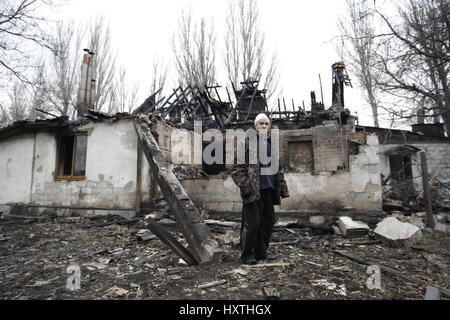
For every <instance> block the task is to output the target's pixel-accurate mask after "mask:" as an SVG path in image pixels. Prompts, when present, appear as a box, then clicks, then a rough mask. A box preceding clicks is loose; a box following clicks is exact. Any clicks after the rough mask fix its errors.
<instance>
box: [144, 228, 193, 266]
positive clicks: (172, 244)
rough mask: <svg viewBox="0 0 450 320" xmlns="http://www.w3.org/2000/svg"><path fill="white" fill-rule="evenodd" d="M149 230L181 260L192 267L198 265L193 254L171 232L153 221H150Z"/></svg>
mask: <svg viewBox="0 0 450 320" xmlns="http://www.w3.org/2000/svg"><path fill="white" fill-rule="evenodd" d="M148 228H149V229H150V230H151V231H152V232H153V234H154V235H155V236H157V237H158V238H159V239H160V240H161V241H162V242H164V244H166V245H167V246H168V247H169V248H171V249H172V250H173V251H174V252H175V253H176V254H177V255H178V256H179V257H180V258H181V259H183V260H184V261H185V262H186V263H187V264H189V265H190V266H195V265H197V264H198V263H197V261H196V260H195V258H194V257H193V256H192V254H191V253H190V252H189V251H188V250H187V249H186V248H185V247H184V246H183V245H182V244H181V243H180V242H178V241H177V239H175V238H174V237H173V236H172V235H171V234H170V233H169V232H167V231H166V230H164V229H163V228H162V227H160V226H158V224H157V223H156V222H154V221H153V220H150V221H149V225H148Z"/></svg>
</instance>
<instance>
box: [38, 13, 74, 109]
mask: <svg viewBox="0 0 450 320" xmlns="http://www.w3.org/2000/svg"><path fill="white" fill-rule="evenodd" d="M55 33H56V35H55V37H54V43H53V51H54V54H53V55H52V56H51V57H50V59H49V60H50V63H49V65H48V68H47V70H46V75H45V76H44V77H43V78H44V79H47V83H45V82H41V83H40V86H39V87H40V93H41V94H44V92H45V91H47V93H48V94H47V98H48V102H49V104H50V105H51V109H52V111H54V112H55V113H56V114H58V115H64V116H71V115H72V114H73V112H74V108H75V105H76V97H77V89H78V85H79V82H80V63H81V50H80V48H81V43H82V39H83V29H82V28H81V27H78V28H77V27H76V25H75V23H74V22H73V21H70V22H62V21H59V22H58V23H57V24H56V32H55ZM36 94H37V95H38V92H37V93H36Z"/></svg>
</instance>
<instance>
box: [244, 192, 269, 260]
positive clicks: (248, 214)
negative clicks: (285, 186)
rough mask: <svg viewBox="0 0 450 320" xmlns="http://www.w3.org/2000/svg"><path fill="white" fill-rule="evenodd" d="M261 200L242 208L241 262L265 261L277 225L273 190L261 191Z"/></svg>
mask: <svg viewBox="0 0 450 320" xmlns="http://www.w3.org/2000/svg"><path fill="white" fill-rule="evenodd" d="M260 192H261V199H260V200H258V201H254V202H251V203H248V204H244V205H243V207H242V220H241V251H242V254H241V260H242V261H244V260H247V259H252V258H254V259H256V260H264V259H265V258H266V256H267V249H268V248H269V243H270V238H271V237H272V233H273V226H274V225H275V210H274V208H273V196H274V190H273V189H265V190H260Z"/></svg>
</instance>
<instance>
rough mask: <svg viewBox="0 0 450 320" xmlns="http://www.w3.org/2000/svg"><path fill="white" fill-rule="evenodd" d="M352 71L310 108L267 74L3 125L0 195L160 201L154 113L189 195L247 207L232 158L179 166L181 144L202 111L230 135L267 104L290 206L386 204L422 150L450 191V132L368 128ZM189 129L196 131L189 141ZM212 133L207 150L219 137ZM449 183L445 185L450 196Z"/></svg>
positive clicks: (34, 207) (404, 189)
mask: <svg viewBox="0 0 450 320" xmlns="http://www.w3.org/2000/svg"><path fill="white" fill-rule="evenodd" d="M342 68H344V67H343V65H342V64H334V65H333V75H334V78H335V81H334V82H333V97H334V98H333V105H332V107H331V108H328V109H326V108H325V106H324V105H323V103H321V102H317V101H316V99H315V94H314V93H312V95H311V110H309V111H307V110H305V109H304V108H302V107H294V106H293V108H292V109H290V110H288V109H287V108H286V104H285V102H284V101H283V105H282V104H281V103H280V101H278V110H277V109H276V108H275V110H272V111H269V110H268V106H267V102H266V99H265V91H264V90H260V89H258V88H257V82H254V81H246V82H243V83H242V88H239V89H236V88H233V91H234V92H233V93H234V95H235V100H236V103H232V102H231V101H232V99H231V96H230V93H229V91H228V89H226V94H227V98H226V99H222V98H221V95H220V93H219V90H218V89H219V87H217V86H216V87H210V88H205V89H200V88H198V87H186V88H181V87H179V88H177V89H175V90H173V93H172V94H171V95H170V96H169V97H167V98H163V99H161V100H160V101H156V100H155V96H156V94H154V95H152V96H150V97H149V98H148V99H147V100H146V101H145V102H144V104H142V105H141V106H140V107H139V108H137V109H136V110H135V112H134V113H133V114H116V115H108V114H103V113H101V112H95V111H92V110H90V111H88V112H86V110H85V111H84V114H83V116H81V117H79V118H78V119H77V120H69V119H68V118H67V117H58V118H54V119H50V120H36V121H19V122H16V123H14V124H12V125H11V126H9V127H6V128H3V129H1V130H0V148H1V153H0V204H1V205H2V206H3V208H7V207H6V206H8V210H13V211H14V210H16V211H17V210H18V212H21V213H22V214H31V213H39V212H44V211H47V212H48V211H52V212H57V213H60V214H64V213H65V212H71V211H73V210H76V211H78V212H81V213H84V214H88V215H95V214H102V213H110V212H111V211H113V212H114V213H117V214H120V215H125V216H133V215H134V214H135V213H136V212H139V211H141V209H142V208H146V207H151V206H152V204H153V202H154V200H155V198H158V197H159V195H158V190H159V189H160V188H159V187H160V186H159V182H158V179H155V177H154V173H152V168H151V165H149V163H148V161H145V160H143V153H144V151H145V150H144V151H143V150H142V148H141V147H140V143H139V141H140V140H142V137H139V134H138V132H137V130H136V128H137V127H136V123H137V122H138V119H141V118H142V117H144V118H145V119H146V121H147V126H148V127H149V128H150V131H151V134H152V136H153V137H154V139H155V141H156V143H157V148H158V149H159V151H160V153H161V156H162V157H163V159H164V161H167V162H168V163H171V166H172V167H171V168H170V169H173V172H174V174H175V176H176V177H177V179H178V181H179V182H180V183H181V186H182V188H183V189H184V190H185V192H186V194H187V195H188V196H189V198H190V199H191V200H192V201H193V202H194V203H195V204H198V205H199V206H201V207H203V208H205V209H206V210H219V211H233V212H238V211H240V209H241V199H240V195H239V190H238V188H237V187H236V186H235V184H234V183H233V181H232V179H231V177H230V176H229V169H230V165H229V164H226V163H222V164H217V163H213V164H208V163H205V162H204V161H203V162H201V163H195V164H192V162H189V161H186V162H185V163H183V162H181V163H177V164H175V165H173V164H172V155H173V153H174V150H176V149H179V150H188V151H187V152H188V153H192V152H193V151H192V150H195V147H196V146H195V143H194V142H195V140H196V137H195V132H194V121H196V120H197V121H200V122H201V123H202V130H203V131H202V132H204V131H206V130H208V129H215V130H217V132H219V134H221V137H219V139H222V140H223V141H224V142H226V131H227V130H229V129H237V128H243V129H247V128H250V127H252V124H253V119H254V117H255V116H256V114H258V113H260V112H267V114H268V115H269V116H270V117H271V120H272V123H273V125H274V127H276V128H278V129H279V130H280V150H279V152H280V166H281V168H282V170H284V172H285V176H286V180H287V184H288V187H289V189H290V197H289V198H287V199H285V200H284V201H283V203H282V205H281V206H280V207H279V208H278V209H277V210H279V211H283V212H287V211H291V212H301V211H324V210H343V209H354V210H365V211H381V210H382V196H383V192H384V193H385V194H386V190H387V188H391V189H392V190H391V189H389V190H390V191H392V192H396V193H397V194H398V198H399V199H403V198H405V194H406V195H411V194H412V193H414V192H420V190H421V182H420V180H418V179H417V177H418V176H419V175H418V174H417V170H418V169H417V165H416V164H417V163H418V160H417V154H418V151H419V150H424V151H426V152H427V153H428V155H429V168H430V172H431V173H432V174H433V177H434V178H436V179H438V180H439V181H440V183H441V184H442V185H443V186H445V188H448V181H449V170H450V169H449V164H448V156H449V153H450V148H449V143H448V138H445V137H442V136H441V137H436V136H431V135H425V134H421V133H418V132H403V131H402V132H400V131H398V132H397V131H395V130H386V129H379V128H370V127H362V126H356V125H355V118H354V117H353V116H351V115H350V112H349V111H348V110H347V109H345V106H344V104H343V93H342V92H343V86H344V84H348V76H347V75H346V74H345V72H343V70H342ZM86 90H87V89H86ZM222 96H223V93H222ZM283 109H284V110H283ZM417 130H419V129H417ZM387 133H389V134H388V135H387ZM183 134H184V135H185V136H188V137H189V139H188V140H179V137H180V136H183ZM174 137H178V138H174ZM201 140H202V141H201V148H202V150H204V149H205V148H208V146H209V145H210V144H211V143H212V142H213V140H212V139H211V138H207V137H201ZM186 141H188V142H187V143H188V144H189V146H188V148H187V149H186ZM224 145H225V144H224ZM180 147H181V148H180ZM183 152H186V151H183ZM187 156H188V158H189V156H190V155H189V154H188V155H187ZM387 178H389V179H390V183H389V186H390V187H389V186H388V184H387V183H386V179H387ZM383 183H384V184H385V186H384V189H383ZM445 188H442V189H440V191H439V192H442V193H445V192H446V191H445V190H447V189H445ZM415 194H416V193H415ZM416 195H417V194H416ZM446 201H448V200H446ZM11 208H12V209H11ZM4 210H6V209H4Z"/></svg>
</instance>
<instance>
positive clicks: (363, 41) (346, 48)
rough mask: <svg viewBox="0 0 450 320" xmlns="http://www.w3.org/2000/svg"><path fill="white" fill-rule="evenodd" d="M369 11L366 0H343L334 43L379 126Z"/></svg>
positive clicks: (374, 43) (374, 47)
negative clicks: (344, 10)
mask: <svg viewBox="0 0 450 320" xmlns="http://www.w3.org/2000/svg"><path fill="white" fill-rule="evenodd" d="M373 14H374V12H373V9H371V8H370V4H369V3H368V1H367V0H347V13H346V15H345V17H342V18H340V19H339V21H338V28H339V30H340V32H341V39H342V42H339V43H338V45H337V46H338V49H340V50H341V52H342V55H343V60H344V61H345V62H346V64H347V67H348V69H349V71H350V72H351V73H352V74H353V75H354V76H355V77H356V79H357V81H358V83H359V85H360V87H361V88H362V89H363V95H364V98H365V100H366V102H367V103H368V104H369V105H370V107H371V109H372V115H373V121H374V125H375V127H379V121H378V105H379V99H378V95H379V93H378V88H377V86H376V78H377V77H378V74H377V72H376V71H377V70H376V68H375V65H376V63H377V57H376V52H377V50H378V49H377V46H378V42H377V41H376V39H377V38H376V37H375V25H374V16H373Z"/></svg>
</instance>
